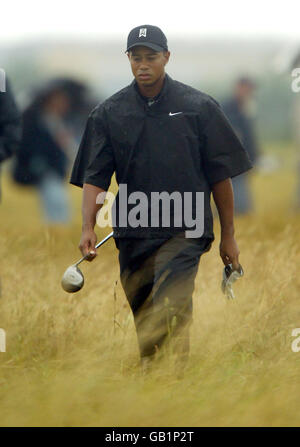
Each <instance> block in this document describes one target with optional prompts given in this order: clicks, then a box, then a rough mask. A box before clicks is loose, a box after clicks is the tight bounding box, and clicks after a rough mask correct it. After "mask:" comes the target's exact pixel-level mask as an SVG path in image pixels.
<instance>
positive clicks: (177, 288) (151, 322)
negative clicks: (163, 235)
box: [116, 232, 212, 358]
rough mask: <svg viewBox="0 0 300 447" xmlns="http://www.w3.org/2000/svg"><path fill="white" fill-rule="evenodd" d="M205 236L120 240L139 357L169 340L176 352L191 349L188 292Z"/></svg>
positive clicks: (208, 244)
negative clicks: (196, 237)
mask: <svg viewBox="0 0 300 447" xmlns="http://www.w3.org/2000/svg"><path fill="white" fill-rule="evenodd" d="M211 242H212V241H211V240H208V239H201V238H199V239H192V238H189V239H186V238H185V234H184V232H183V233H178V234H177V235H175V236H174V237H172V238H170V239H167V240H165V239H162V240H158V239H155V240H150V239H123V238H122V239H121V238H120V239H119V240H118V241H116V245H117V247H118V249H119V261H120V277H121V283H122V286H123V289H124V291H125V294H126V297H127V300H128V302H129V305H130V307H131V310H132V312H133V316H134V322H135V327H136V331H137V338H138V344H139V349H140V355H141V357H142V358H143V357H152V356H153V355H154V354H155V353H156V352H158V351H161V348H162V346H163V345H165V343H166V342H167V341H168V342H170V343H167V345H168V346H169V347H170V346H171V348H172V352H174V351H175V352H176V354H177V355H181V356H182V357H187V356H188V353H189V328H190V323H191V322H192V310H193V303H192V294H193V291H194V280H195V276H196V273H197V270H198V266H199V261H200V257H201V255H202V254H203V253H204V252H207V251H208V250H209V249H210V247H211Z"/></svg>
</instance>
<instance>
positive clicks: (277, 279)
mask: <svg viewBox="0 0 300 447" xmlns="http://www.w3.org/2000/svg"><path fill="white" fill-rule="evenodd" d="M4 180H5V181H4V182H3V189H4V197H3V203H2V205H1V208H0V212H1V236H0V239H1V241H0V243H1V245H0V246H1V272H0V274H1V280H2V297H1V299H0V328H4V329H5V330H6V334H7V352H6V353H0V425H1V426H18V425H22V426H110V427H112V426H114V427H117V426H131V427H134V426H161V427H163V426H187V427H188V426H292V425H299V423H300V413H299V400H300V386H299V384H300V380H299V368H300V352H299V353H294V352H292V350H291V343H292V340H293V337H292V336H291V331H292V329H293V328H296V327H300V311H299V308H300V307H299V291H300V279H299V261H300V251H299V246H300V234H299V229H300V216H299V214H298V215H296V214H294V213H293V211H292V209H291V203H292V200H291V198H292V194H293V191H294V188H295V171H294V169H293V167H292V166H291V165H287V166H283V168H282V170H281V171H280V172H275V173H273V174H269V175H261V174H255V175H253V178H252V183H253V189H254V191H255V196H256V201H257V206H256V213H255V214H254V215H253V216H249V217H241V218H238V219H237V220H236V229H237V231H236V233H237V240H238V243H239V246H240V250H241V257H240V259H241V262H242V264H243V266H244V269H245V277H244V278H243V279H242V280H241V281H240V282H239V283H237V284H236V288H235V291H236V295H237V299H236V300H235V301H234V302H228V301H226V299H225V298H224V296H223V295H222V293H221V292H220V279H221V273H222V264H221V260H220V258H219V256H218V238H219V236H218V235H219V231H218V224H217V223H216V241H215V243H214V246H213V248H212V250H211V251H210V252H209V253H208V254H206V255H204V256H203V258H202V259H201V262H200V267H199V271H198V275H197V279H196V288H195V293H194V323H193V327H192V336H191V344H192V349H191V357H190V363H189V366H188V369H187V372H186V375H185V377H184V378H183V379H182V380H178V379H177V378H176V377H175V376H174V375H173V374H172V370H171V369H170V368H168V365H167V363H166V362H165V363H164V362H162V364H161V365H158V366H157V369H156V370H155V371H153V372H151V373H150V374H149V375H148V376H142V375H141V374H140V371H139V368H138V350H137V344H136V336H135V331H134V325H133V320H132V317H131V314H130V311H129V307H128V305H127V302H126V299H125V296H124V293H123V291H122V288H121V286H120V284H119V283H118V284H117V285H116V284H115V283H116V280H117V279H118V273H119V267H118V253H117V250H116V248H115V245H114V242H113V240H111V241H109V242H108V243H107V244H106V245H105V246H104V247H103V248H102V249H101V250H99V255H98V258H97V260H95V261H94V262H93V263H91V264H87V263H86V264H85V265H82V270H83V272H84V275H85V280H86V284H85V286H84V288H83V290H82V291H80V292H79V293H77V294H74V295H69V294H67V293H65V292H64V291H63V290H62V289H61V286H60V279H61V276H62V274H63V272H64V270H65V269H66V267H67V266H68V265H70V264H71V263H72V262H74V261H75V260H76V259H77V258H78V257H79V252H78V250H77V245H78V239H79V236H80V200H81V193H80V191H79V190H78V191H77V190H76V189H75V188H71V187H70V191H71V194H72V199H73V204H74V209H75V214H76V217H75V218H74V220H73V223H72V225H71V226H70V227H69V228H66V229H61V228H56V229H46V228H45V227H43V226H42V225H41V224H40V218H39V209H38V206H37V198H36V196H35V194H34V192H33V191H31V190H28V191H27V190H25V191H24V190H22V189H20V188H18V187H16V186H15V185H12V184H11V183H10V181H9V180H8V179H7V178H5V179H4ZM97 232H98V235H99V239H100V238H102V237H103V236H104V235H105V234H107V233H108V231H102V230H98V231H97ZM114 319H115V320H116V321H117V323H114Z"/></svg>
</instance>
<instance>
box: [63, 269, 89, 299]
mask: <svg viewBox="0 0 300 447" xmlns="http://www.w3.org/2000/svg"><path fill="white" fill-rule="evenodd" d="M83 284H84V277H83V274H82V272H81V270H80V269H79V268H78V267H77V266H76V265H71V266H70V267H68V268H67V270H66V271H65V273H64V274H63V277H62V280H61V285H62V288H63V289H64V290H65V291H66V292H69V293H74V292H78V290H80V289H81V288H82V287H83Z"/></svg>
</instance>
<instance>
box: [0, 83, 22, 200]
mask: <svg viewBox="0 0 300 447" xmlns="http://www.w3.org/2000/svg"><path fill="white" fill-rule="evenodd" d="M4 81H5V79H4ZM4 87H5V88H4V89H3V90H4V91H0V168H1V164H2V163H3V161H4V160H6V159H8V158H9V157H11V156H12V155H13V154H14V153H15V152H16V150H17V149H18V145H19V143H20V139H21V117H20V113H19V111H18V108H17V105H16V102H15V99H14V96H13V93H12V90H11V86H10V83H9V81H8V80H7V79H6V82H5V86H4ZM0 199H1V188H0Z"/></svg>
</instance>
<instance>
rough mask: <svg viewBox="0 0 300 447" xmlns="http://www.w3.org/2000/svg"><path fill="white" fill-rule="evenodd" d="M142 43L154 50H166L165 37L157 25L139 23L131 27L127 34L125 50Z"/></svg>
mask: <svg viewBox="0 0 300 447" xmlns="http://www.w3.org/2000/svg"><path fill="white" fill-rule="evenodd" d="M138 45H143V46H144V47H149V48H152V50H154V51H164V50H166V51H168V42H167V38H166V36H165V35H164V33H163V32H162V30H161V29H160V28H158V26H153V25H141V26H137V27H136V28H133V29H132V30H131V31H130V33H129V34H128V38H127V50H126V51H129V50H130V49H131V48H133V47H137V46H138Z"/></svg>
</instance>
